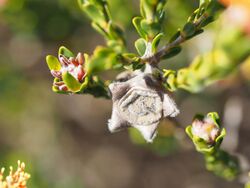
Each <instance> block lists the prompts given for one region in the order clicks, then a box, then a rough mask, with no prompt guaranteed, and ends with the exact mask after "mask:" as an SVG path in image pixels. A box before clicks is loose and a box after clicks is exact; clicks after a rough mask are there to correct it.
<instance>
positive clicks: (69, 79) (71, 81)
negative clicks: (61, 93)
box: [62, 72, 81, 92]
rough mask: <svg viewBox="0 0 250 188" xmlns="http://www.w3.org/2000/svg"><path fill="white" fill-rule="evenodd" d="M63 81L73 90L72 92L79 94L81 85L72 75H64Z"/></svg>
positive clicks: (66, 73)
mask: <svg viewBox="0 0 250 188" xmlns="http://www.w3.org/2000/svg"><path fill="white" fill-rule="evenodd" d="M62 79H63V81H64V83H65V84H66V86H67V87H68V88H69V90H71V91H72V92H78V91H80V88H81V83H80V82H78V81H77V80H76V79H75V78H74V77H73V76H72V75H71V74H70V73H68V72H65V73H64V74H63V75H62Z"/></svg>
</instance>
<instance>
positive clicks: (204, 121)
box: [186, 112, 226, 153]
mask: <svg viewBox="0 0 250 188" xmlns="http://www.w3.org/2000/svg"><path fill="white" fill-rule="evenodd" d="M186 132H187V134H188V136H189V137H190V138H191V140H192V141H193V143H194V144H195V146H196V149H197V150H198V151H200V152H204V153H212V152H214V151H215V150H216V149H217V148H218V147H219V146H220V144H221V142H222V140H223V138H224V136H225V135H226V131H225V129H224V128H223V129H221V127H220V125H219V116H218V114H217V113H216V112H211V113H208V114H207V115H206V116H203V115H197V116H196V117H195V118H194V121H193V123H192V125H189V126H188V127H187V128H186Z"/></svg>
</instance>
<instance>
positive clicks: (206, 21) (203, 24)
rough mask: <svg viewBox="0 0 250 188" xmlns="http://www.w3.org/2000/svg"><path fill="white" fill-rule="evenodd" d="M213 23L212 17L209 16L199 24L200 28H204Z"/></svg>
mask: <svg viewBox="0 0 250 188" xmlns="http://www.w3.org/2000/svg"><path fill="white" fill-rule="evenodd" d="M213 21H214V17H213V16H209V17H207V18H206V19H205V20H204V21H203V22H201V24H200V27H205V26H206V25H208V24H210V23H212V22H213Z"/></svg>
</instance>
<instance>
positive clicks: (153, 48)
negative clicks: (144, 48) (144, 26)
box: [152, 33, 164, 52]
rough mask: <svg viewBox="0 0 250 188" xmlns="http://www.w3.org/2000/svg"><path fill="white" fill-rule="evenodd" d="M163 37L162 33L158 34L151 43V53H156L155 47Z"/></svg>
mask: <svg viewBox="0 0 250 188" xmlns="http://www.w3.org/2000/svg"><path fill="white" fill-rule="evenodd" d="M163 36H164V34H163V33H159V34H158V35H157V36H156V37H155V38H154V39H153V41H152V50H153V52H156V51H157V47H158V45H159V43H160V41H161V39H162V37H163Z"/></svg>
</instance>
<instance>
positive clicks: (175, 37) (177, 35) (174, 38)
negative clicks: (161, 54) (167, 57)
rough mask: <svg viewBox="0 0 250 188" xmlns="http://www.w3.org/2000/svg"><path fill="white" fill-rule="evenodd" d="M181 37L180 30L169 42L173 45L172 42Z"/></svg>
mask: <svg viewBox="0 0 250 188" xmlns="http://www.w3.org/2000/svg"><path fill="white" fill-rule="evenodd" d="M180 35H181V32H180V30H178V31H177V32H176V33H175V34H174V35H173V36H172V37H171V38H170V40H169V42H170V43H171V42H173V41H175V40H176V39H177V38H178V37H179V36H180Z"/></svg>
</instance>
